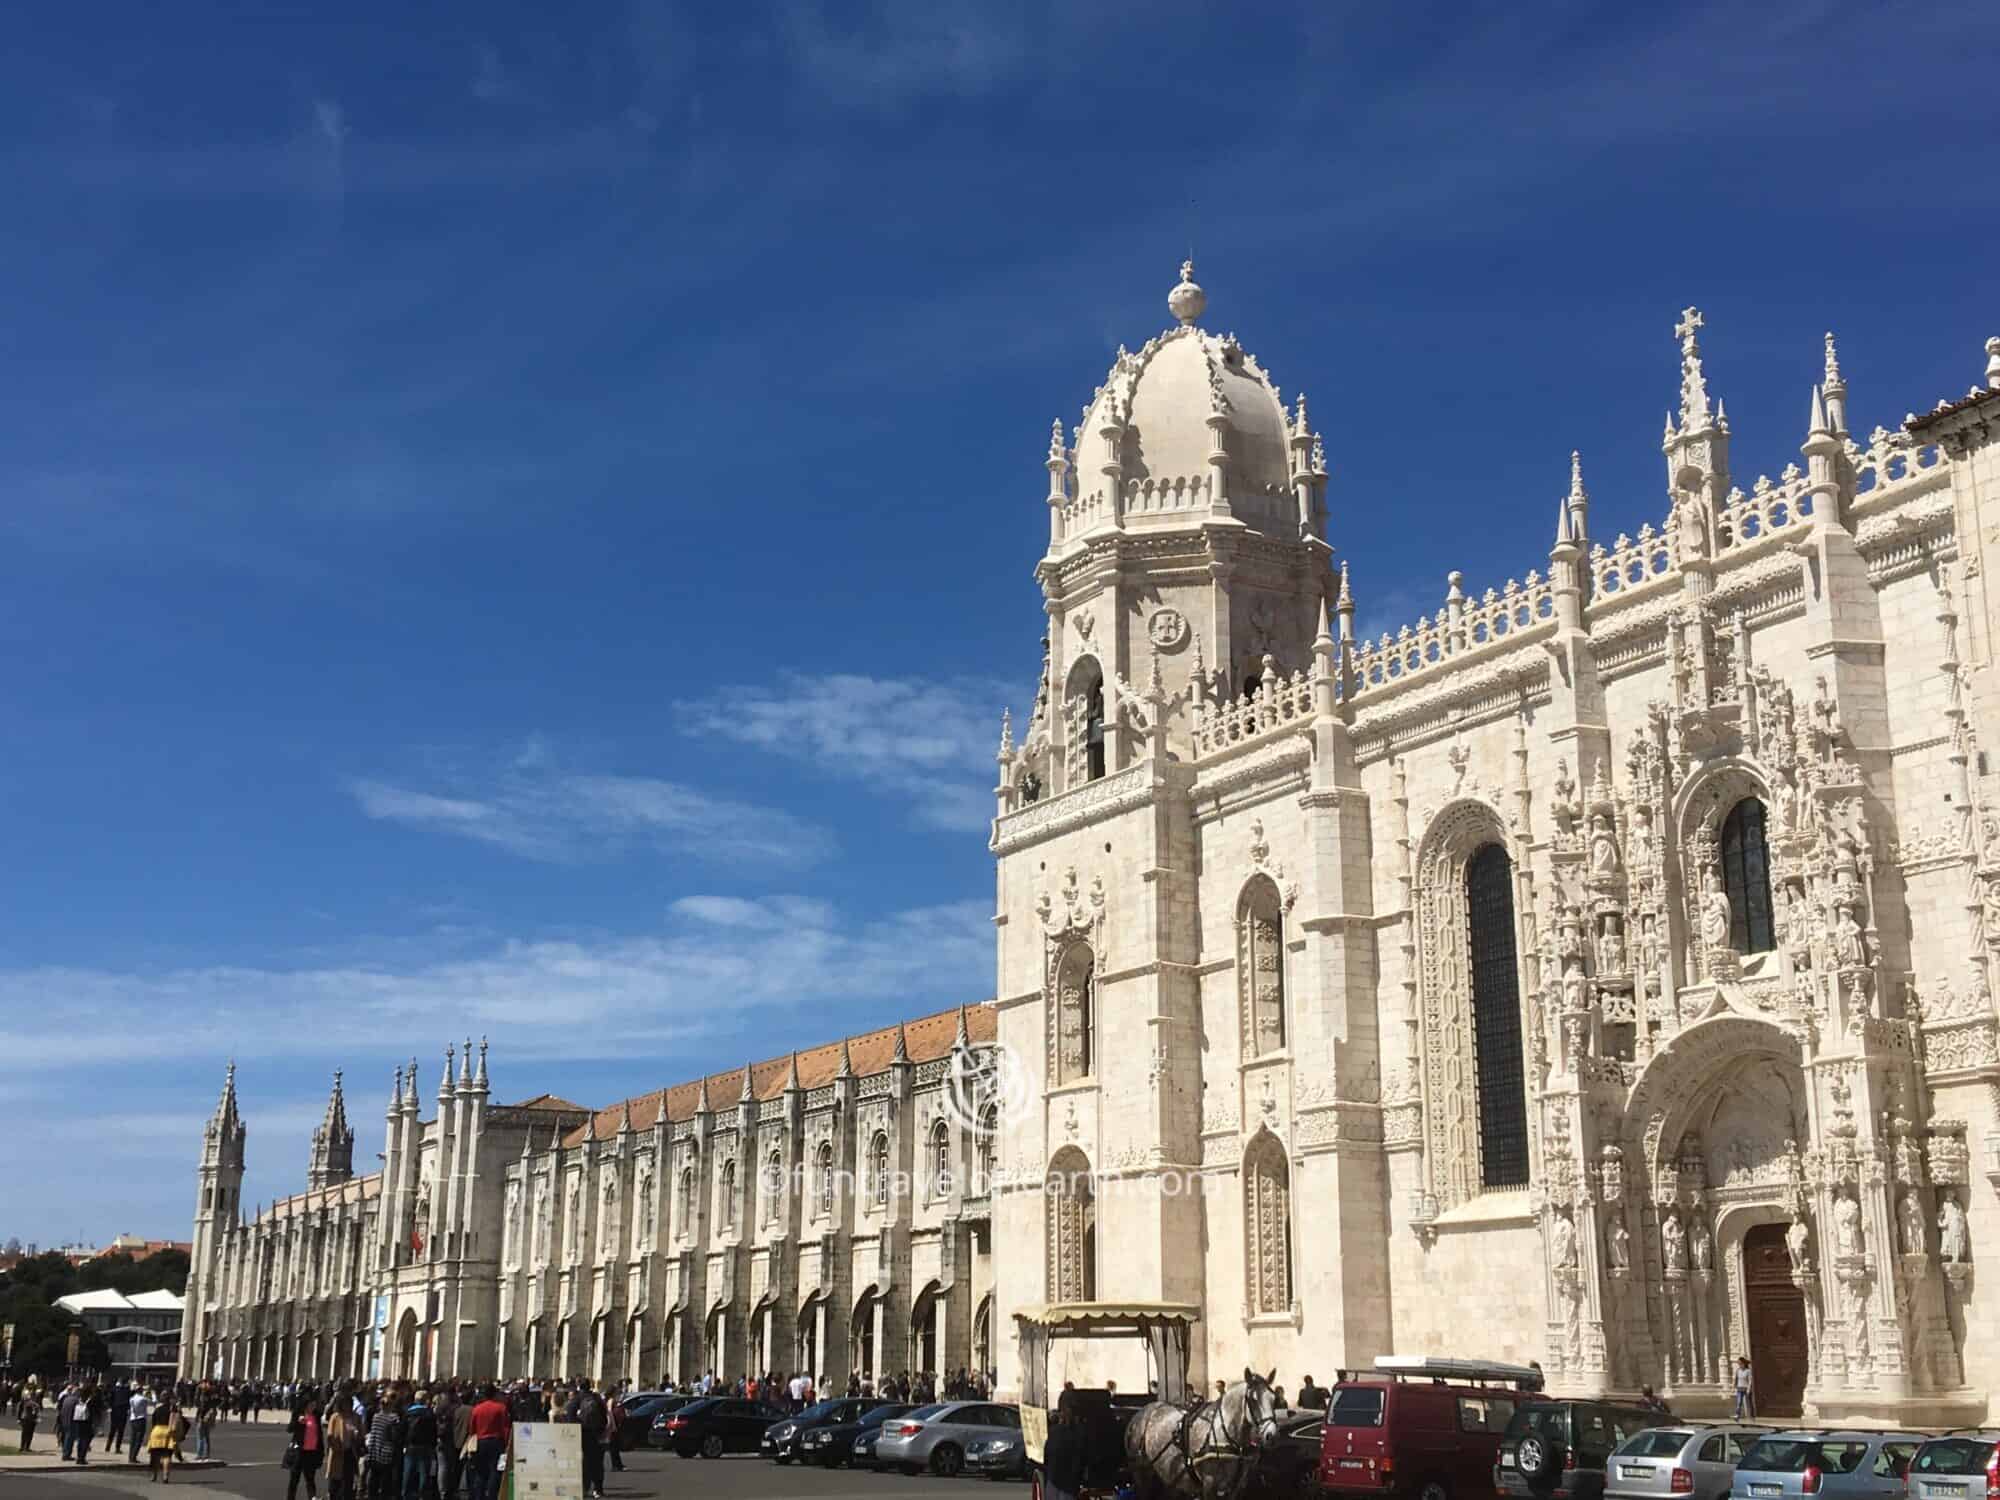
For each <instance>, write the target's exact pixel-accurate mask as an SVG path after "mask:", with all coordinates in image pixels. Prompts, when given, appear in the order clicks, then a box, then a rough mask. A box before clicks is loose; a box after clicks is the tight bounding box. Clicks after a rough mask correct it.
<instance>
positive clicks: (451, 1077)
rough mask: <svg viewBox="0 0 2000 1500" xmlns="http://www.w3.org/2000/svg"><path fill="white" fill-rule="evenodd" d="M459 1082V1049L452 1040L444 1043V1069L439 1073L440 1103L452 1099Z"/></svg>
mask: <svg viewBox="0 0 2000 1500" xmlns="http://www.w3.org/2000/svg"><path fill="white" fill-rule="evenodd" d="M457 1083H458V1049H457V1048H456V1047H454V1046H452V1044H451V1043H450V1042H446V1043H445V1044H444V1071H443V1072H442V1073H440V1074H438V1103H440V1104H444V1103H447V1102H449V1101H450V1099H451V1091H452V1089H453V1088H454V1087H455V1086H456V1085H457Z"/></svg>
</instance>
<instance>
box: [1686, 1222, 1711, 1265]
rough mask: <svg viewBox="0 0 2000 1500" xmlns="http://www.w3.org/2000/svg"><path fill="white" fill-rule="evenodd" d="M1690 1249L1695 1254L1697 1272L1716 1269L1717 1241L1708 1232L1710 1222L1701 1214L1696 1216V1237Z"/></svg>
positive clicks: (1691, 1242)
mask: <svg viewBox="0 0 2000 1500" xmlns="http://www.w3.org/2000/svg"><path fill="white" fill-rule="evenodd" d="M1690 1249H1691V1250H1692V1251H1693V1254H1694V1268H1695V1269H1696V1270H1697V1271H1713V1270H1714V1269H1715V1239H1714V1237H1713V1236H1712V1235H1710V1233H1709V1231H1708V1220H1707V1219H1705V1218H1703V1217H1702V1216H1701V1215H1699V1214H1697V1215H1695V1220H1694V1237H1693V1239H1692V1240H1691V1241H1690Z"/></svg>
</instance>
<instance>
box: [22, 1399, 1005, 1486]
mask: <svg viewBox="0 0 2000 1500" xmlns="http://www.w3.org/2000/svg"><path fill="white" fill-rule="evenodd" d="M52 1433H53V1428H52V1426H51V1425H50V1424H46V1423H45V1424H44V1425H43V1427H42V1428H41V1430H40V1431H39V1432H37V1433H36V1435H35V1447H36V1449H37V1450H40V1449H41V1448H42V1446H43V1443H44V1442H45V1441H46V1440H48V1439H49V1438H50V1437H51V1436H52ZM18 1439H19V1433H18V1432H17V1431H16V1430H15V1427H14V1424H13V1422H12V1420H11V1419H9V1420H7V1421H4V1422H0V1449H6V1450H8V1451H11V1450H12V1449H13V1448H14V1446H15V1445H16V1443H17V1441H18ZM50 1446H51V1448H53V1446H54V1444H53V1443H51V1444H50ZM214 1447H215V1454H216V1456H217V1457H218V1458H221V1459H222V1460H223V1461H224V1465H225V1466H224V1467H221V1468H210V1469H187V1470H182V1471H180V1472H178V1473H176V1474H175V1476H174V1481H173V1483H174V1488H175V1489H176V1490H181V1489H182V1488H183V1487H185V1490H186V1492H187V1493H189V1494H193V1495H240V1496H243V1497H245V1500H282V1497H283V1496H284V1493H285V1480H286V1478H287V1477H288V1476H287V1474H286V1472H285V1470H284V1469H283V1468H282V1467H281V1466H280V1465H279V1463H278V1458H279V1455H280V1454H281V1453H283V1452H284V1447H285V1433H284V1428H283V1427H282V1426H281V1425H279V1424H277V1423H275V1422H270V1421H266V1422H263V1423H248V1424H239V1423H236V1422H229V1423H227V1424H225V1425H224V1426H221V1427H218V1428H217V1429H216V1434H215V1443H214ZM18 1462H19V1460H12V1461H9V1460H6V1459H0V1500H108V1497H110V1496H113V1495H123V1496H130V1495H158V1494H159V1492H160V1491H159V1486H157V1485H155V1484H153V1483H151V1482H150V1481H149V1480H148V1479H147V1477H146V1468H145V1465H143V1464H137V1465H131V1466H127V1465H126V1464H125V1463H123V1462H122V1461H115V1462H101V1461H99V1460H97V1459H93V1460H92V1461H91V1463H90V1465H89V1467H88V1468H85V1469H76V1468H74V1466H71V1468H70V1470H69V1471H67V1472H63V1471H57V1470H49V1469H22V1468H17V1467H13V1464H17V1463H18ZM625 1465H626V1467H625V1472H624V1473H622V1474H620V1473H618V1472H616V1471H615V1470H614V1471H612V1472H611V1473H610V1474H608V1475H607V1476H606V1480H607V1482H606V1484H605V1486H604V1493H605V1496H606V1500H641V1497H652V1496H659V1495H692V1494H696V1493H699V1494H700V1495H702V1496H703V1497H704V1500H707V1497H711V1496H712V1497H716V1500H822V1497H836V1496H850V1495H880V1494H883V1493H884V1492H887V1493H890V1494H893V1495H895V1496H897V1497H899V1500H937V1497H941V1496H947V1495H956V1496H972V1497H978V1496H983V1495H986V1494H988V1493H989V1492H991V1493H994V1494H995V1495H996V1496H1004V1495H1007V1494H1014V1495H1018V1496H1025V1495H1026V1493H1027V1488H1026V1486H1025V1485H1020V1484H1012V1483H1010V1484H1007V1485H1005V1486H1003V1487H1002V1488H1000V1489H998V1490H993V1491H989V1487H988V1481H985V1480H977V1479H933V1478H931V1477H929V1476H928V1475H925V1476H921V1477H918V1478H905V1477H903V1476H902V1475H900V1474H872V1473H857V1472H855V1471H854V1470H851V1469H836V1470H832V1471H828V1470H823V1469H800V1468H797V1467H789V1468H782V1469H781V1468H779V1467H778V1466H777V1465H776V1464H774V1463H771V1462H770V1461H769V1460H768V1459H762V1458H750V1457H741V1458H725V1459H718V1460H714V1461H708V1460H704V1459H684V1458H676V1457H674V1456H673V1455H672V1454H667V1453H653V1452H637V1453H628V1454H626V1455H625ZM325 1490H326V1487H325V1485H324V1484H323V1483H322V1484H321V1486H320V1492H321V1494H322V1495H323V1494H324V1493H325Z"/></svg>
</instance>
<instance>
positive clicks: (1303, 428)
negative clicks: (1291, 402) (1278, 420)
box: [1292, 391, 1312, 438]
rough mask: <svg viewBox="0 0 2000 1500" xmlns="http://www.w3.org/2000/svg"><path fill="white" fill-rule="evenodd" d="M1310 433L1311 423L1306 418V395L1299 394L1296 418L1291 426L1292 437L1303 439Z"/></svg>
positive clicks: (1301, 392) (1302, 392) (1303, 393)
mask: <svg viewBox="0 0 2000 1500" xmlns="http://www.w3.org/2000/svg"><path fill="white" fill-rule="evenodd" d="M1311 431H1312V423H1311V422H1310V421H1309V420H1307V418H1306V393H1305V392H1304V391H1300V392H1299V411H1298V417H1297V419H1296V420H1295V421H1294V422H1293V424H1292V436H1293V437H1301V438H1302V437H1305V436H1306V435H1308V434H1309V433H1310V432H1311Z"/></svg>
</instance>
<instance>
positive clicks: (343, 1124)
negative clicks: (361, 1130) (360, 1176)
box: [306, 1070, 354, 1189]
mask: <svg viewBox="0 0 2000 1500" xmlns="http://www.w3.org/2000/svg"><path fill="white" fill-rule="evenodd" d="M353 1175H354V1131H353V1129H352V1128H351V1127H350V1126H349V1125H348V1123H347V1100H346V1099H345V1098H344V1097H343V1096H342V1094H341V1091H340V1073H339V1071H338V1070H335V1072H334V1075H333V1092H332V1093H330V1094H329V1095H327V1100H326V1114H325V1116H324V1117H323V1118H322V1119H321V1120H320V1122H319V1125H318V1127H317V1128H316V1129H315V1130H314V1131H313V1136H312V1155H311V1156H310V1157H309V1158H308V1159H307V1161H306V1187H307V1188H308V1189H314V1188H324V1187H333V1186H335V1185H337V1184H339V1183H343V1182H346V1181H347V1180H348V1179H349V1178H350V1177H352V1176H353Z"/></svg>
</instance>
